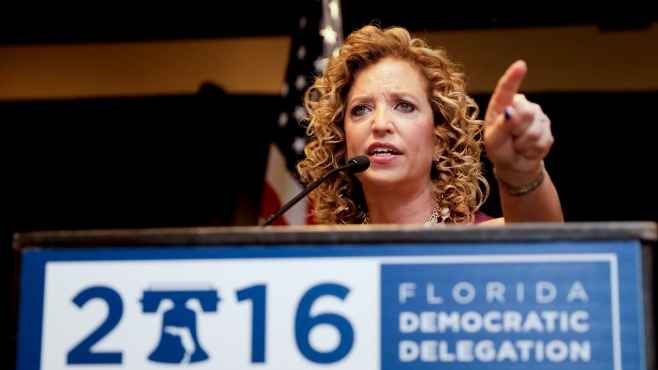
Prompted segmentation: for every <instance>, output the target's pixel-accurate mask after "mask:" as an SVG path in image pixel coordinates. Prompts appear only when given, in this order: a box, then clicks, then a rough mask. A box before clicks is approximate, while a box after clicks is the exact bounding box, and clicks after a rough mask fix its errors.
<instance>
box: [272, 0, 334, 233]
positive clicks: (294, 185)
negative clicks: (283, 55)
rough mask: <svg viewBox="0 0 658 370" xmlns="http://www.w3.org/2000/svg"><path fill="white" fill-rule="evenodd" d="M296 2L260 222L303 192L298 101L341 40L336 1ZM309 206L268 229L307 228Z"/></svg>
mask: <svg viewBox="0 0 658 370" xmlns="http://www.w3.org/2000/svg"><path fill="white" fill-rule="evenodd" d="M300 3H301V4H300V7H299V9H300V10H301V15H300V17H299V21H298V24H297V29H296V31H295V34H293V35H292V44H291V47H290V58H289V60H288V69H287V72H286V80H285V81H284V83H283V87H282V89H281V95H282V97H283V99H282V103H283V107H282V110H281V113H280V115H279V121H278V124H279V125H278V129H277V132H276V133H275V136H274V140H273V141H272V143H271V144H270V149H269V154H268V160H267V170H266V173H265V184H264V187H263V198H262V205H261V221H262V220H264V219H267V218H268V217H269V216H271V215H272V214H274V213H275V212H277V211H278V210H279V209H280V208H281V207H282V206H283V205H284V204H286V203H287V202H288V201H289V200H291V199H292V198H294V197H295V196H296V195H298V194H299V193H300V192H301V191H303V189H304V188H303V185H302V184H301V183H300V182H299V178H298V175H297V171H296V168H295V165H296V164H297V163H298V162H299V161H300V160H302V159H303V158H304V146H305V145H306V136H305V133H304V132H305V129H304V125H303V124H302V122H301V118H302V117H303V115H304V107H303V105H302V96H303V94H304V92H305V91H306V89H307V88H308V86H309V85H310V83H311V82H312V79H313V76H315V75H317V74H319V73H321V72H322V70H323V69H324V67H325V65H326V60H327V58H328V57H329V56H330V55H331V54H332V53H334V52H335V51H337V50H338V47H340V44H341V43H342V41H343V31H342V28H343V25H342V19H341V10H340V0H303V1H300ZM308 207H309V205H308V202H307V201H306V199H302V200H300V201H299V202H298V203H297V204H295V205H294V206H293V207H291V208H290V209H288V210H287V211H286V212H284V213H283V214H282V215H281V216H280V217H278V218H277V219H275V220H274V221H272V223H271V224H272V225H307V224H312V223H313V221H312V220H311V218H310V217H307V213H308V212H307V211H308Z"/></svg>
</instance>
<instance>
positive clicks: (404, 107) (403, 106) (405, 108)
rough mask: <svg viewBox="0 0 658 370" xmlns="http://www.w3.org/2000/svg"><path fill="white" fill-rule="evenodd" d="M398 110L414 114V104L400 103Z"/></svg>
mask: <svg viewBox="0 0 658 370" xmlns="http://www.w3.org/2000/svg"><path fill="white" fill-rule="evenodd" d="M397 108H398V109H399V110H401V111H403V112H413V110H414V106H413V104H411V103H409V102H407V101H401V102H399V103H398V106H397Z"/></svg>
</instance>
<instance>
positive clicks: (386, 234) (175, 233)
mask: <svg viewBox="0 0 658 370" xmlns="http://www.w3.org/2000/svg"><path fill="white" fill-rule="evenodd" d="M588 240H591V241H596V240H639V241H641V242H642V244H651V245H654V244H655V243H656V241H657V240H658V223H656V222H653V221H639V222H572V223H565V224H556V223H523V224H508V225H505V226H476V225H448V226H447V227H446V228H444V229H431V230H426V229H423V228H422V227H421V226H417V225H368V226H362V225H343V226H326V225H315V226H267V227H260V226H231V227H180V228H146V229H97V230H54V231H29V232H19V233H15V234H14V235H13V248H14V249H15V250H22V249H26V248H81V247H120V246H147V247H148V246H154V247H155V246H204V245H214V246H217V245H220V246H221V245H231V246H235V245H266V246H277V245H290V244H365V243H368V244H372V243H378V244H391V243H421V244H422V243H455V242H457V243H491V242H529V241H530V242H534V241H537V242H541V241H588Z"/></svg>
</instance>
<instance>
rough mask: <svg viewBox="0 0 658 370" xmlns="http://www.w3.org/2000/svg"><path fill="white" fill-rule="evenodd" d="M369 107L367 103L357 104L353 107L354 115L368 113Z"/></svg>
mask: <svg viewBox="0 0 658 370" xmlns="http://www.w3.org/2000/svg"><path fill="white" fill-rule="evenodd" d="M367 110H368V108H367V107H366V106H365V105H357V106H355V107H354V108H352V115H354V116H361V115H363V114H365V113H366V111H367Z"/></svg>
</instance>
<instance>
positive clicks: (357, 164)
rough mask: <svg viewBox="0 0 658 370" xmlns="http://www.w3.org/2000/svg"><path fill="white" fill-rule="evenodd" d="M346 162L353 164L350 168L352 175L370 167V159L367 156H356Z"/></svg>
mask: <svg viewBox="0 0 658 370" xmlns="http://www.w3.org/2000/svg"><path fill="white" fill-rule="evenodd" d="M348 162H349V163H354V166H352V167H351V168H350V171H352V173H358V172H363V171H365V170H367V169H368V167H370V158H368V156H367V155H357V156H356V157H352V159H350V160H349V161H348Z"/></svg>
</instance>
